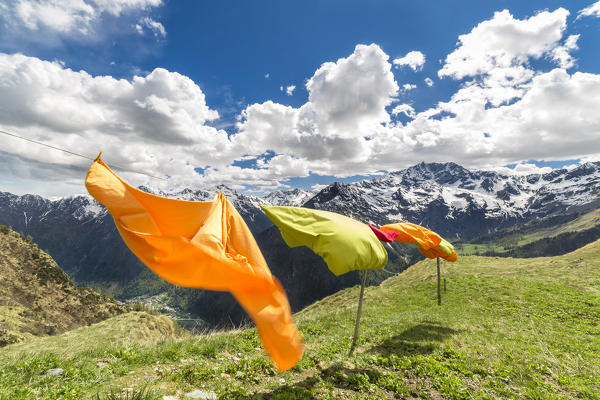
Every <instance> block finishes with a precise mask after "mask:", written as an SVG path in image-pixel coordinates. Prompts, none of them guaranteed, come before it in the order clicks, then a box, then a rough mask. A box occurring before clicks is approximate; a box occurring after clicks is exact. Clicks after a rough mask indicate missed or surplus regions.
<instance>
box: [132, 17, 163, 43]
mask: <svg viewBox="0 0 600 400" xmlns="http://www.w3.org/2000/svg"><path fill="white" fill-rule="evenodd" d="M144 28H145V29H148V30H149V31H150V32H152V33H153V34H154V36H156V37H159V36H160V37H163V38H164V37H165V36H167V31H166V30H165V27H164V26H163V24H161V23H160V22H157V21H155V20H153V19H152V18H149V17H144V18H142V19H140V20H139V22H138V23H137V24H136V25H135V29H136V30H137V31H138V33H139V34H143V33H144Z"/></svg>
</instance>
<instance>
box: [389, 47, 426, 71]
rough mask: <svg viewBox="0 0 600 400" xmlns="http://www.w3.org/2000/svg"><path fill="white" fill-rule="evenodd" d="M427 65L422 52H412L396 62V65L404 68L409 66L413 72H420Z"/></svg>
mask: <svg viewBox="0 0 600 400" xmlns="http://www.w3.org/2000/svg"><path fill="white" fill-rule="evenodd" d="M424 64H425V54H423V53H421V52H420V51H410V52H408V53H406V55H405V56H404V57H399V58H396V59H395V60H394V65H396V66H398V67H402V66H405V65H408V66H409V67H410V68H412V70H413V71H420V70H422V69H423V65H424Z"/></svg>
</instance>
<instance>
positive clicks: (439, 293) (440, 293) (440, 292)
mask: <svg viewBox="0 0 600 400" xmlns="http://www.w3.org/2000/svg"><path fill="white" fill-rule="evenodd" d="M437 281H438V282H437V283H438V288H437V289H438V306H441V305H442V291H441V285H440V258H439V257H438V258H437Z"/></svg>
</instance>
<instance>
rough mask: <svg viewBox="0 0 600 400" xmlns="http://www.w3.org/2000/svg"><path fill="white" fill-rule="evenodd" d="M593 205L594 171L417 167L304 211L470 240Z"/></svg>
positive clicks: (328, 193) (588, 167)
mask: <svg viewBox="0 0 600 400" xmlns="http://www.w3.org/2000/svg"><path fill="white" fill-rule="evenodd" d="M599 199H600V163H586V164H583V165H581V166H578V167H576V168H573V169H571V170H567V169H557V170H553V171H552V172H550V173H546V174H531V175H507V174H502V173H496V172H492V171H478V170H474V171H470V170H467V169H465V168H463V167H461V166H460V165H457V164H454V163H446V164H439V163H431V164H426V163H420V164H417V165H415V166H413V167H410V168H407V169H405V170H401V171H397V172H392V173H389V174H386V175H383V176H380V177H377V178H375V179H369V180H363V181H360V182H355V183H352V184H344V183H339V182H337V183H334V184H332V185H329V186H328V187H326V188H324V189H323V190H322V191H321V192H319V193H318V194H317V195H316V196H315V197H313V198H312V199H311V200H310V201H309V202H308V203H307V206H308V207H313V208H320V209H326V210H330V211H335V212H340V213H344V214H346V215H350V216H353V217H355V218H357V219H359V220H362V221H364V222H367V223H371V224H380V225H383V224H386V223H392V222H396V221H409V222H414V223H418V224H422V225H426V226H430V227H431V228H432V229H435V230H437V231H438V232H439V233H441V234H450V235H451V236H454V235H455V234H462V233H466V236H473V235H477V234H482V233H486V232H485V231H486V230H488V231H489V230H490V229H495V228H498V227H502V226H507V225H511V224H514V223H517V222H519V221H521V222H523V221H525V220H528V219H529V218H533V217H537V216H544V215H548V214H551V213H555V212H560V211H565V210H567V209H568V208H570V207H574V206H583V205H586V204H589V203H593V202H594V201H597V200H599ZM449 221H452V223H449Z"/></svg>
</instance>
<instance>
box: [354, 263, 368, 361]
mask: <svg viewBox="0 0 600 400" xmlns="http://www.w3.org/2000/svg"><path fill="white" fill-rule="evenodd" d="M366 281H367V270H366V269H365V270H363V276H362V285H361V286H360V298H359V299H358V311H357V312H356V323H355V324H354V337H353V338H352V345H351V346H350V355H352V353H353V352H354V348H355V347H356V341H357V339H358V326H359V325H360V313H361V311H362V301H363V295H364V294H365V282H366Z"/></svg>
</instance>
